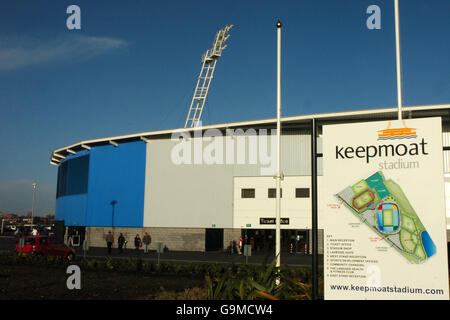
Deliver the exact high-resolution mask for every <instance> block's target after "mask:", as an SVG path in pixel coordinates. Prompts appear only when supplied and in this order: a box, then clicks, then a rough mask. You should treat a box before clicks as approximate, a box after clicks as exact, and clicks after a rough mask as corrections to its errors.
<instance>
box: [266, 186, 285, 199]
mask: <svg viewBox="0 0 450 320" xmlns="http://www.w3.org/2000/svg"><path fill="white" fill-rule="evenodd" d="M267 197H268V198H276V197H277V189H275V188H269V189H267ZM280 198H283V189H280Z"/></svg>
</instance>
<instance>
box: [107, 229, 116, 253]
mask: <svg viewBox="0 0 450 320" xmlns="http://www.w3.org/2000/svg"><path fill="white" fill-rule="evenodd" d="M105 240H106V246H107V247H108V254H111V250H112V249H111V248H112V245H113V243H114V236H113V235H112V233H111V231H109V232H108V234H107V235H106V239H105Z"/></svg>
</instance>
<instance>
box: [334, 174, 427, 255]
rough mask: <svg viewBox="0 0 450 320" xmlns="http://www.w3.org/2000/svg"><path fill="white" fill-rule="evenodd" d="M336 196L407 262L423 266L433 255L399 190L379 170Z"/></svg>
mask: <svg viewBox="0 0 450 320" xmlns="http://www.w3.org/2000/svg"><path fill="white" fill-rule="evenodd" d="M335 196H336V197H337V198H338V199H339V200H341V201H343V203H344V204H345V206H346V207H347V208H348V209H349V210H350V211H351V212H352V213H353V214H354V215H355V216H357V217H358V219H360V220H361V222H363V223H365V224H366V225H367V226H369V228H370V229H372V230H373V231H374V232H375V233H376V234H378V235H379V236H380V237H381V238H382V239H384V240H385V241H387V242H388V243H389V244H390V245H391V247H393V248H394V249H396V250H397V251H398V252H399V253H400V254H402V255H403V256H404V257H405V258H406V259H407V260H408V261H410V262H412V263H422V262H425V261H426V260H427V259H428V258H430V257H431V256H433V255H434V254H435V253H436V246H435V244H434V243H433V240H432V239H431V237H430V235H429V234H428V232H427V231H426V230H425V227H424V225H423V224H422V222H421V221H420V219H419V217H418V215H417V213H416V212H415V210H414V208H413V207H412V205H411V203H410V202H409V200H408V198H407V197H406V195H405V193H404V192H403V191H402V189H401V187H400V186H399V185H398V184H397V183H396V182H394V181H393V180H392V179H389V180H386V179H385V177H384V175H383V173H382V172H381V171H378V172H376V173H375V174H373V175H371V176H370V177H368V178H367V179H362V180H360V181H359V182H357V183H355V184H354V185H352V186H349V187H347V188H345V189H344V190H342V191H341V192H339V193H338V194H336V195H335Z"/></svg>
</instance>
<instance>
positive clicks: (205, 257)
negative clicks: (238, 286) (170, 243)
mask: <svg viewBox="0 0 450 320" xmlns="http://www.w3.org/2000/svg"><path fill="white" fill-rule="evenodd" d="M14 246H15V240H14V237H0V251H10V252H12V251H14ZM74 249H75V251H76V253H77V257H83V256H84V254H85V253H84V252H83V249H82V248H81V247H74ZM108 256H109V255H108V250H107V248H99V247H91V248H89V250H88V251H87V252H86V258H105V257H108ZM110 256H111V257H112V258H113V259H128V258H131V259H136V258H139V257H140V258H141V259H143V260H149V261H152V262H153V261H154V262H157V261H158V254H157V253H156V251H155V250H151V251H149V253H144V251H143V250H140V251H139V252H136V250H133V249H124V252H123V253H122V254H119V250H118V249H117V248H113V249H112V254H111V255H110ZM274 258H275V254H274V253H273V252H252V256H250V257H248V263H250V264H255V263H257V264H259V263H262V262H263V261H264V259H268V260H267V261H268V262H271V261H273V259H274ZM322 261H323V256H322V255H320V256H319V265H322ZM160 262H186V263H187V262H197V263H201V262H206V263H236V264H238V263H246V257H245V256H244V255H243V254H241V255H239V254H237V253H233V254H230V253H229V252H222V251H208V252H198V251H168V252H164V253H161V254H160ZM311 263H312V256H311V255H305V254H299V253H294V254H290V253H287V252H282V253H281V264H282V265H289V266H305V267H311Z"/></svg>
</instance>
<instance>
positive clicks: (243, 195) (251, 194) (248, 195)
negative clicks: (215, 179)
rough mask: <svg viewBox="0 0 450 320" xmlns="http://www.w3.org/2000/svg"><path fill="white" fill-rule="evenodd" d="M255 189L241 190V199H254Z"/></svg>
mask: <svg viewBox="0 0 450 320" xmlns="http://www.w3.org/2000/svg"><path fill="white" fill-rule="evenodd" d="M254 197H255V189H241V198H254Z"/></svg>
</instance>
